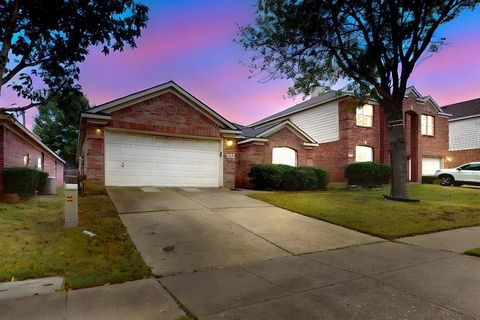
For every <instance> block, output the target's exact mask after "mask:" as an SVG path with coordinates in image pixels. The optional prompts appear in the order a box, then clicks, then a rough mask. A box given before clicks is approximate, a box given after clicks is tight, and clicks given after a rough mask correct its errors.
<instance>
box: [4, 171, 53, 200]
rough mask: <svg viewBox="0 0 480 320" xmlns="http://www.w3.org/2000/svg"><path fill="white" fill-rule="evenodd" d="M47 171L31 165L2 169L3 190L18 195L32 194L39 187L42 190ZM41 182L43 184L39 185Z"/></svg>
mask: <svg viewBox="0 0 480 320" xmlns="http://www.w3.org/2000/svg"><path fill="white" fill-rule="evenodd" d="M47 177H48V173H46V172H43V171H40V170H38V169H36V168H31V167H11V168H4V169H3V191H4V192H5V193H18V194H19V195H20V196H30V195H34V194H35V191H37V190H39V187H41V189H42V190H43V187H44V185H45V182H46V180H47ZM41 183H43V185H40V184H41Z"/></svg>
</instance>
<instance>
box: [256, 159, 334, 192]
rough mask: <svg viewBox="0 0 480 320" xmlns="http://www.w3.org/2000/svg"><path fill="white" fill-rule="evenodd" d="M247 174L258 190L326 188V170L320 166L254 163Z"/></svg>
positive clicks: (327, 177) (327, 178) (327, 179)
mask: <svg viewBox="0 0 480 320" xmlns="http://www.w3.org/2000/svg"><path fill="white" fill-rule="evenodd" d="M248 176H249V177H250V179H251V182H252V183H253V185H254V186H255V188H257V189H260V190H287V191H299V190H319V189H326V188H327V185H328V182H329V175H328V172H327V171H326V170H324V169H321V168H313V167H292V166H287V165H283V164H256V165H253V166H252V167H251V168H250V172H249V174H248Z"/></svg>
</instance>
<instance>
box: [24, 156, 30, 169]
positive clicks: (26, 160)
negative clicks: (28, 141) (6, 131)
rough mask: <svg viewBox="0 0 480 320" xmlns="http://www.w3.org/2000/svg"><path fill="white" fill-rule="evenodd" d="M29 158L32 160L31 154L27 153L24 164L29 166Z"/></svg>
mask: <svg viewBox="0 0 480 320" xmlns="http://www.w3.org/2000/svg"><path fill="white" fill-rule="evenodd" d="M29 160H30V155H29V154H28V153H27V154H26V155H24V156H23V165H24V166H28V162H29Z"/></svg>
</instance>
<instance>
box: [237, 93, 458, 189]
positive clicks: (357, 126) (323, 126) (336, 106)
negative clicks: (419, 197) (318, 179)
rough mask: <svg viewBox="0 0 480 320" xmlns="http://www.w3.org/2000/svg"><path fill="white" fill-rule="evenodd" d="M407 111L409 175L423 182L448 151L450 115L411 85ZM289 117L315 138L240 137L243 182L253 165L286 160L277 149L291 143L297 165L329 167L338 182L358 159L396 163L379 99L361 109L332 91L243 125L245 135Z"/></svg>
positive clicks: (294, 124)
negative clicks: (278, 157)
mask: <svg viewBox="0 0 480 320" xmlns="http://www.w3.org/2000/svg"><path fill="white" fill-rule="evenodd" d="M404 114H405V120H404V123H405V130H406V140H407V156H408V163H409V168H408V170H409V180H410V181H420V180H421V176H422V175H429V174H433V172H434V171H435V170H436V169H439V168H441V167H442V166H443V162H444V157H445V155H446V153H447V150H448V116H449V115H448V114H446V113H444V112H443V111H442V110H441V109H440V107H439V106H438V105H437V103H436V102H435V101H434V100H433V99H432V98H431V97H424V96H422V95H421V94H420V93H419V92H418V91H417V90H416V89H415V88H414V87H410V88H409V89H408V90H407V93H406V97H405V102H404ZM285 122H289V123H291V124H292V126H294V127H295V128H297V131H298V130H300V131H302V132H304V133H306V135H307V136H308V137H311V138H312V140H313V141H309V140H308V139H305V138H304V139H303V140H302V141H303V143H304V145H303V146H301V147H299V143H298V139H299V138H298V137H296V140H295V136H294V135H292V134H290V137H287V135H286V134H285V133H284V134H283V136H284V137H283V138H282V139H276V138H275V136H274V135H273V134H272V136H269V137H267V135H266V134H265V133H262V136H261V137H260V136H258V137H259V138H261V140H255V139H253V137H249V139H247V140H244V141H240V142H239V143H238V144H239V150H240V157H239V164H238V167H239V169H238V170H237V181H238V182H239V184H240V185H247V182H248V180H247V179H246V178H245V172H248V170H249V167H250V166H251V165H252V164H254V163H258V162H263V163H269V162H276V163H284V162H282V161H272V156H271V155H272V154H274V153H275V152H282V151H281V150H278V151H277V150H276V149H277V148H284V149H283V150H285V151H284V152H285V153H288V151H287V150H288V149H287V148H290V149H291V150H293V154H295V153H296V154H297V157H296V163H295V164H296V165H299V166H317V167H323V168H325V169H327V170H328V171H329V172H330V174H331V179H332V181H344V180H345V177H344V171H345V167H346V166H347V165H348V164H350V163H352V162H356V161H375V162H379V163H389V162H390V155H389V145H388V130H387V123H386V120H385V115H384V114H383V112H382V110H381V108H380V107H379V106H378V104H376V103H375V102H371V103H370V104H367V105H365V106H363V107H360V108H356V106H355V105H354V103H353V99H352V98H351V96H349V95H347V94H340V93H338V92H336V91H329V92H327V93H325V94H323V95H321V96H318V97H313V98H311V99H309V100H307V101H305V102H302V103H300V104H298V105H295V106H293V107H291V108H288V109H286V110H283V111H281V112H279V113H277V114H274V115H272V116H269V117H267V118H265V119H262V120H260V121H257V122H255V123H253V124H252V125H251V126H250V127H243V128H242V131H243V135H244V136H249V134H248V133H249V132H252V130H255V131H257V132H260V133H261V132H262V131H263V130H262V129H268V128H269V127H271V126H274V125H276V126H277V127H279V126H280V124H282V123H285ZM255 131H253V132H255ZM266 138H268V139H266ZM262 139H263V140H262ZM268 140H271V141H268ZM294 141H296V142H294ZM292 142H294V143H292ZM315 143H317V145H315ZM252 154H254V155H255V157H254V158H252V157H251V155H252ZM285 157H287V156H285ZM285 163H286V162H285Z"/></svg>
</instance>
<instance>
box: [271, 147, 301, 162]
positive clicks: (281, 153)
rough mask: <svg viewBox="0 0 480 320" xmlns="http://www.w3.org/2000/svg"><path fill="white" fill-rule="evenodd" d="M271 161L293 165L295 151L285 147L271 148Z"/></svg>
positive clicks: (295, 158)
mask: <svg viewBox="0 0 480 320" xmlns="http://www.w3.org/2000/svg"><path fill="white" fill-rule="evenodd" d="M272 163H273V164H286V165H289V166H293V167H295V166H296V165H297V152H296V151H295V150H293V149H290V148H286V147H281V148H273V149H272Z"/></svg>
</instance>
